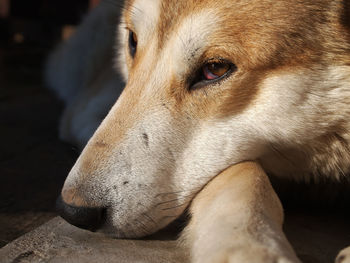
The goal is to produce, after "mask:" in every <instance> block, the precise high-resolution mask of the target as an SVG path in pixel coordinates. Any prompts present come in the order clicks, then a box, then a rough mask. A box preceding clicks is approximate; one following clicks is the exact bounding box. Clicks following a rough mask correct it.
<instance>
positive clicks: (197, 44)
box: [166, 9, 218, 74]
mask: <svg viewBox="0 0 350 263" xmlns="http://www.w3.org/2000/svg"><path fill="white" fill-rule="evenodd" d="M217 29H218V18H217V15H216V12H215V11H214V10H211V9H209V10H208V9H206V10H202V11H200V12H199V13H195V14H189V15H188V16H187V17H186V18H185V19H184V20H183V22H181V21H180V26H179V27H177V28H176V29H175V32H173V33H170V32H169V35H171V38H170V40H169V42H168V45H167V51H169V52H166V53H169V54H170V56H171V60H172V61H174V64H173V65H174V67H175V71H176V73H177V74H182V73H184V72H186V71H187V70H188V68H189V67H190V66H191V64H192V63H194V62H195V61H196V60H197V59H198V58H199V57H200V56H201V55H202V53H203V52H204V50H205V48H206V47H207V46H208V44H209V41H211V40H210V35H211V34H212V33H214V31H215V30H217Z"/></svg>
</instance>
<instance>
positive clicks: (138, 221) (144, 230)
mask: <svg viewBox="0 0 350 263" xmlns="http://www.w3.org/2000/svg"><path fill="white" fill-rule="evenodd" d="M135 221H136V222H137V223H139V225H140V226H141V228H142V230H143V232H145V234H146V235H147V234H148V233H149V231H148V230H147V227H146V226H145V225H144V224H143V223H142V222H141V221H140V220H138V219H135V220H134V222H135Z"/></svg>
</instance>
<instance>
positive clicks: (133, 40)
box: [129, 30, 137, 57]
mask: <svg viewBox="0 0 350 263" xmlns="http://www.w3.org/2000/svg"><path fill="white" fill-rule="evenodd" d="M136 49H137V36H136V34H135V33H134V32H133V31H131V30H130V31H129V53H130V56H132V57H134V56H135V53H136Z"/></svg>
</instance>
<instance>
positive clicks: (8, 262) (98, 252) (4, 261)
mask: <svg viewBox="0 0 350 263" xmlns="http://www.w3.org/2000/svg"><path fill="white" fill-rule="evenodd" d="M0 262H1V263H19V262H21V263H22V262H50V263H56V262H57V263H59V262H65V263H70V262H72V263H73V262H74V263H78V262H89V263H94V262H96V263H101V262H104V263H109V262H111V263H112V262H118V263H126V262H138V263H158V262H159V263H161V262H169V263H171V262H186V261H185V257H184V255H183V254H182V253H181V250H179V249H177V243H176V241H174V240H166V241H162V240H117V239H112V238H109V237H106V236H104V235H102V234H99V233H91V232H89V231H85V230H81V229H78V228H76V227H74V226H71V225H69V224H67V223H66V222H64V221H63V220H62V219H61V218H59V217H56V218H54V219H52V220H51V221H49V222H48V223H46V224H44V225H43V226H41V227H39V228H37V229H36V230H34V231H32V232H30V233H28V234H26V235H24V236H22V237H20V238H19V239H17V240H15V241H14V242H12V243H10V244H8V245H6V246H5V247H3V248H2V249H1V250H0Z"/></svg>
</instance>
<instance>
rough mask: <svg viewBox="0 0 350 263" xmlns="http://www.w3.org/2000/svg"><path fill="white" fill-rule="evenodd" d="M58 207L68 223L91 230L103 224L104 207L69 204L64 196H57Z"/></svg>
mask: <svg viewBox="0 0 350 263" xmlns="http://www.w3.org/2000/svg"><path fill="white" fill-rule="evenodd" d="M56 209H57V211H58V213H59V215H60V216H61V217H62V218H63V219H65V220H66V221H67V222H68V223H70V224H72V225H74V226H77V227H80V228H84V229H88V230H90V231H96V230H97V229H98V228H99V227H100V226H101V225H102V223H103V218H104V213H105V209H104V208H94V207H76V206H72V205H69V204H67V203H65V202H64V201H63V199H62V196H59V197H58V198H57V201H56Z"/></svg>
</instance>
